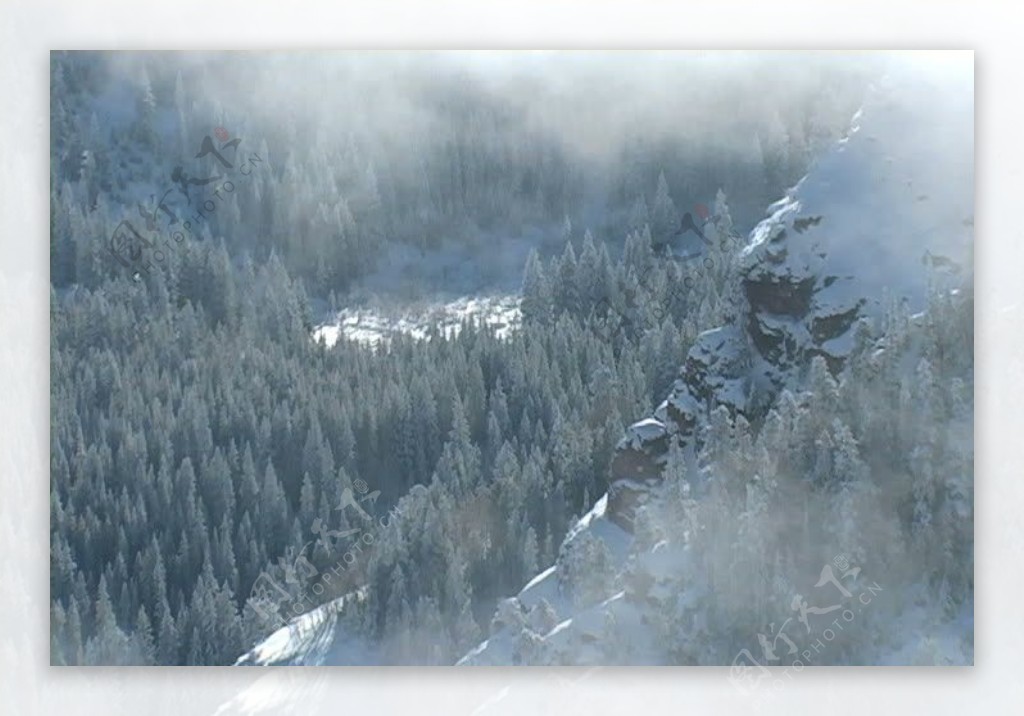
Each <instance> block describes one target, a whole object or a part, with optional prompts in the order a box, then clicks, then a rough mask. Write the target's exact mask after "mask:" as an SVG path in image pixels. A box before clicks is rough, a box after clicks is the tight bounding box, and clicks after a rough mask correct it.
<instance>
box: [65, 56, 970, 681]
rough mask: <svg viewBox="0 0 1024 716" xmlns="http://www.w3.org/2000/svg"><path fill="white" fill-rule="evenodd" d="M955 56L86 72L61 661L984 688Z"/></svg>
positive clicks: (73, 142) (78, 142)
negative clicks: (952, 670) (786, 634)
mask: <svg viewBox="0 0 1024 716" xmlns="http://www.w3.org/2000/svg"><path fill="white" fill-rule="evenodd" d="M894 67H897V68H899V69H898V71H896V70H894ZM908 67H909V69H908ZM962 70H963V68H962V67H960V68H957V72H956V73H952V74H950V73H947V72H946V69H945V68H944V67H943V68H939V70H938V71H935V69H934V68H932V69H931V70H930V71H929V72H930V73H925V72H922V73H918V71H917V69H915V68H914V67H913V66H912V63H910V64H908V63H905V62H903V61H902V59H901V58H898V57H895V56H891V55H887V54H872V53H782V52H757V53H752V52H483V51H479V52H373V51H364V52H54V53H53V54H52V57H51V106H50V111H51V186H50V191H51V196H50V228H51V239H50V252H51V253H50V257H51V274H50V281H51V294H50V306H51V366H50V368H51V371H50V375H51V500H50V506H51V573H50V574H51V605H50V613H51V663H53V664H188V665H194V664H234V663H240V664H250V663H254V664H264V663H293V664H325V663H326V664H455V663H457V662H458V663H490V664H620V663H621V664H651V663H655V664H719V665H720V664H728V663H734V661H733V660H734V658H736V656H737V653H743V650H744V649H747V648H748V647H750V648H751V649H754V650H755V651H756V647H757V646H758V645H760V646H761V647H762V648H763V652H761V653H759V654H758V658H759V659H761V660H762V661H765V662H766V663H768V662H772V661H773V660H774V661H778V660H779V656H780V655H782V654H786V655H787V657H788V656H791V654H793V653H800V652H802V651H803V650H804V644H803V643H800V644H799V647H800V648H799V649H796V647H797V644H796V643H794V649H796V651H792V652H790V651H787V649H786V648H785V646H787V644H785V643H784V642H782V641H780V637H779V635H778V633H777V632H776V631H775V628H776V623H777V622H778V623H782V621H783V619H784V618H785V615H786V614H788V613H789V612H791V611H793V610H795V609H797V608H798V607H799V606H800V605H801V602H800V601H799V600H796V599H794V597H800V599H804V597H808V598H810V597H811V596H812V594H813V590H815V589H817V588H819V587H821V586H822V584H825V585H826V586H829V585H834V586H837V587H838V590H837V591H838V592H839V594H840V595H842V597H843V598H844V599H847V600H850V599H853V598H854V597H856V596H863V595H865V594H868V593H870V595H871V598H872V600H873V606H872V609H871V611H870V613H869V614H868V615H867V616H866V617H864V618H863V619H861V618H860V617H858V621H857V622H856V627H857V628H856V629H850V630H849V631H848V632H846V633H845V634H844V635H843V636H842V637H841V638H838V639H836V640H835V642H834V643H833V642H832V641H831V640H829V645H828V647H827V649H825V651H824V652H822V653H821V654H820V655H816V658H817V659H818V663H831V664H881V663H936V664H938V663H943V664H948V663H956V664H961V663H971V662H973V260H972V250H973V249H972V246H973V85H972V84H970V83H967V84H965V83H964V82H963V81H962V80H963V76H964V74H963V72H962ZM893 78H895V79H893ZM954 79H955V80H956V81H955V82H954V81H953V80H954ZM958 83H959V84H958ZM968 84H970V87H969V89H970V91H969V92H968V91H966V90H965V89H964V87H966V86H967V85H968ZM940 117H941V118H942V121H938V118H940ZM862 124H863V127H864V128H863V129H862V128H861V125H862ZM943 132H944V133H943ZM936 137H942V140H941V141H942V145H943V151H942V152H938V151H936V147H937V145H938V142H937V140H936ZM840 558H841V559H840ZM823 564H824V565H829V564H831V565H833V566H830V567H829V571H828V572H827V573H826V571H825V570H824V568H823V566H822V565H823ZM833 569H834V570H835V572H834V573H833V571H832V570H833ZM826 575H831V577H830V578H829V579H826ZM816 581H817V582H820V583H818V584H816V583H815V582H816ZM879 585H881V586H879ZM876 588H877V591H876ZM801 595H803V596H801ZM841 604H842V605H844V606H849V604H848V603H847V602H842V603H841ZM807 606H808V604H807V602H806V601H804V602H803V603H802V607H803V609H804V611H803V612H802V613H801V617H802V618H803V620H804V622H803V623H807V632H808V633H810V632H811V626H810V623H809V621H808V616H807V615H808V612H807ZM833 606H834V605H833ZM829 608H830V609H831V608H833V607H829ZM810 613H811V614H814V612H813V611H811V612H810ZM837 613H838V612H837ZM842 613H843V614H845V613H846V612H845V611H843V612H842ZM851 613H852V612H851ZM833 616H834V615H833ZM794 619H795V617H791V618H790V619H789V620H787V622H786V623H789V622H790V621H793V620H794ZM801 628H802V627H801ZM762 637H763V638H762ZM795 638H796V636H795V632H794V639H795ZM773 640H774V641H773ZM798 658H799V657H798ZM790 660H791V659H790ZM785 663H789V661H786V662H785Z"/></svg>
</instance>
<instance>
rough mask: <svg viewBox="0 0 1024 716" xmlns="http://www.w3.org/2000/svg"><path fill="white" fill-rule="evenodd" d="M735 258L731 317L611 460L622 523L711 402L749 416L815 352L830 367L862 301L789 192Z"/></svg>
mask: <svg viewBox="0 0 1024 716" xmlns="http://www.w3.org/2000/svg"><path fill="white" fill-rule="evenodd" d="M770 211H771V216H770V217H769V218H768V219H766V220H765V221H763V222H761V224H760V225H758V227H757V228H756V229H754V231H753V232H752V234H751V238H750V244H749V245H748V246H747V247H746V248H745V249H744V250H743V252H742V255H741V259H740V260H741V263H740V266H741V269H740V281H741V288H742V298H741V299H740V306H739V310H738V311H737V316H736V318H735V320H734V321H733V322H732V323H731V324H729V325H726V326H723V327H720V328H716V329H713V330H710V331H706V332H704V333H702V334H701V335H700V336H698V337H697V341H696V342H695V343H694V345H693V347H692V348H691V349H690V351H689V353H688V354H687V357H686V361H685V362H684V364H683V366H682V368H681V370H680V377H679V379H678V380H677V381H676V382H675V385H674V386H673V388H672V392H671V394H670V395H669V397H668V399H667V400H665V402H663V403H662V404H661V405H660V406H659V407H658V408H657V410H656V411H655V414H654V418H648V419H646V420H642V421H640V422H638V423H635V424H634V425H632V426H630V428H629V430H628V433H627V436H626V437H625V438H624V439H623V440H622V441H621V442H620V443H619V445H618V447H617V450H616V454H615V456H614V458H613V460H612V467H611V471H612V475H611V487H610V488H609V493H608V510H609V517H610V518H611V519H612V520H613V521H615V522H616V523H617V524H619V525H620V526H622V527H624V528H625V529H631V528H632V524H633V515H634V513H635V510H636V509H637V507H639V506H640V505H642V504H643V503H644V502H645V501H646V500H647V499H648V495H649V492H650V490H651V488H653V487H656V486H657V485H658V484H660V482H661V480H662V470H663V468H664V464H665V457H666V455H667V453H668V451H669V449H670V447H671V445H672V444H673V443H675V444H677V445H679V446H680V447H681V448H684V449H687V448H695V447H698V446H699V441H700V434H701V430H700V428H701V426H702V425H703V424H704V422H705V420H706V418H707V416H708V415H709V413H710V412H711V411H712V410H714V409H715V408H716V407H718V406H719V405H724V406H726V407H727V408H728V409H729V410H730V412H731V413H732V414H733V415H736V414H742V415H744V416H745V417H746V418H747V419H748V420H750V421H752V422H754V421H757V420H758V419H760V418H762V417H763V416H764V414H765V413H766V412H767V410H768V407H769V406H770V405H771V404H772V403H773V402H774V400H775V398H776V397H777V395H778V393H779V391H780V390H781V389H782V387H783V386H784V385H787V384H794V382H799V380H800V378H801V376H802V374H803V372H805V371H806V369H807V367H808V366H809V365H810V362H811V359H812V358H813V357H814V356H815V355H822V356H824V357H825V358H826V360H827V362H828V365H829V367H830V369H832V370H833V371H839V370H840V369H841V368H842V363H843V360H844V358H845V357H846V355H847V354H848V351H849V349H850V347H852V344H853V340H852V333H853V327H854V324H855V323H856V321H857V319H858V317H860V315H861V309H862V307H863V306H864V304H865V301H864V300H863V299H861V298H853V297H854V296H855V295H856V293H855V292H854V291H852V290H850V289H851V286H850V285H849V283H850V282H851V281H852V279H851V278H850V277H839V276H836V275H833V274H830V273H828V272H827V271H826V268H825V261H824V259H825V253H824V251H822V250H821V249H820V239H821V237H822V236H825V235H826V234H827V231H828V222H827V221H826V220H824V218H823V217H821V216H813V217H805V216H802V215H801V207H800V203H799V202H798V201H796V200H794V199H793V198H791V197H787V198H786V199H784V200H782V201H780V202H778V203H776V204H775V205H773V206H772V207H770Z"/></svg>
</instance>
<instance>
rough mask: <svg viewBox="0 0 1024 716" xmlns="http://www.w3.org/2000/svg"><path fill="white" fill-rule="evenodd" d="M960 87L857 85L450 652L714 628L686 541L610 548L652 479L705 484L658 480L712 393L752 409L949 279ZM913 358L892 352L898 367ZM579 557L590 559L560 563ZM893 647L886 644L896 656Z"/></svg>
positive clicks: (966, 168) (648, 498)
mask: <svg viewBox="0 0 1024 716" xmlns="http://www.w3.org/2000/svg"><path fill="white" fill-rule="evenodd" d="M951 83H952V84H954V85H956V89H958V90H959V91H950V85H951ZM971 88H972V84H971V78H970V77H956V78H950V77H941V78H940V77H933V76H926V75H922V74H920V73H919V72H914V73H908V72H906V71H896V70H894V71H893V72H892V73H891V74H890V75H888V76H887V77H885V79H884V80H883V81H881V82H880V83H879V85H878V86H877V87H875V88H874V89H873V91H872V93H871V96H870V98H869V99H868V101H867V102H866V103H865V106H864V107H863V109H862V110H861V111H860V112H858V113H857V115H856V116H855V117H854V119H853V122H852V124H851V127H850V131H849V134H848V136H846V137H845V138H843V139H842V140H841V141H840V142H839V144H838V145H837V146H836V147H835V148H834V149H833V150H832V151H831V152H829V153H828V154H827V155H826V156H824V157H822V158H821V159H820V161H819V162H818V164H817V166H816V167H815V168H814V169H813V170H812V171H811V172H810V173H809V174H808V175H807V176H806V177H805V178H804V179H803V180H802V181H801V182H800V183H799V184H798V185H797V186H796V187H794V188H793V189H792V190H791V191H790V192H789V193H788V195H787V196H786V197H784V198H783V199H782V200H780V201H779V202H777V203H776V204H774V205H772V206H771V207H769V216H768V218H766V219H765V220H764V221H762V222H761V223H760V224H759V225H758V226H757V227H756V228H755V229H754V230H753V231H752V232H751V235H750V237H749V242H748V245H747V246H746V247H745V248H744V249H743V251H742V257H741V260H742V270H741V289H742V290H741V297H740V299H739V300H738V301H737V302H736V315H735V317H734V320H733V321H732V322H730V323H729V324H728V325H726V326H723V327H720V328H717V329H714V330H711V331H708V332H706V333H704V334H702V335H701V336H699V338H698V340H697V342H696V344H695V345H694V346H693V348H692V349H691V351H690V352H689V354H688V356H687V358H686V361H685V364H684V365H683V366H682V368H681V371H680V377H679V379H678V380H677V381H676V383H675V385H674V386H673V389H672V391H671V394H670V395H669V396H668V398H667V399H666V400H665V401H664V402H663V403H662V404H661V405H660V406H658V408H657V409H656V410H655V412H654V415H653V417H649V418H646V419H644V420H642V421H640V422H638V423H636V424H634V425H633V426H631V428H630V429H629V432H628V435H627V436H626V437H625V438H624V439H623V440H622V442H621V443H620V444H619V447H618V450H617V454H616V456H615V458H614V460H613V463H612V476H611V477H612V483H611V487H610V489H609V492H608V494H607V495H606V496H605V497H602V498H601V500H600V501H599V502H598V504H597V506H596V507H595V508H594V510H593V511H592V512H591V513H590V514H588V515H587V516H586V517H585V518H584V519H583V520H582V521H581V522H580V523H579V525H577V528H576V529H574V530H573V531H572V532H570V534H569V536H568V537H567V538H566V540H565V543H564V544H563V547H562V550H561V554H560V557H559V560H558V563H557V564H556V565H555V566H553V567H551V568H549V569H548V570H546V571H544V572H543V573H541V574H540V575H538V577H537V578H535V579H534V580H532V581H531V582H530V583H529V584H528V585H527V586H526V587H525V588H524V589H523V590H522V591H521V592H520V593H519V594H518V595H517V596H516V597H514V598H512V599H509V600H505V602H503V603H502V604H501V605H500V607H499V610H498V614H497V615H496V617H495V622H494V624H493V625H492V634H491V637H490V638H489V639H488V640H487V641H485V642H483V643H482V644H481V645H480V646H478V647H477V648H476V649H474V650H473V651H472V652H470V653H469V654H467V655H466V656H465V657H464V658H463V659H462V660H461V661H460V663H462V664H508V663H573V664H588V663H593V664H609V663H665V662H666V661H668V660H671V658H672V657H671V656H670V655H669V654H668V652H667V651H666V647H665V632H666V630H673V629H674V630H678V629H680V628H681V629H683V630H684V631H685V632H686V633H687V634H686V638H689V639H693V640H699V639H701V638H705V637H709V636H710V637H711V639H714V635H708V634H705V633H704V631H703V627H702V625H701V623H700V620H701V618H702V615H701V613H700V612H694V611H688V609H687V604H688V603H691V602H692V603H696V602H698V601H700V600H702V599H705V598H706V597H708V596H709V593H708V590H709V586H708V585H707V584H701V583H699V582H694V583H690V584H685V585H682V586H681V585H680V583H679V582H678V581H677V580H673V575H676V576H678V575H679V574H684V573H686V563H687V561H688V560H689V559H690V553H689V547H688V546H687V545H680V544H672V543H671V542H666V541H664V540H662V541H659V542H657V544H655V545H654V546H653V548H652V549H640V550H635V549H634V550H632V556H627V555H629V554H630V550H629V549H628V547H624V543H626V544H628V542H629V541H630V539H631V537H630V535H629V533H630V532H632V531H634V530H636V531H638V532H639V526H638V525H637V524H636V522H635V520H636V518H637V515H638V508H639V507H641V506H642V505H653V504H656V503H659V502H660V501H662V500H663V499H665V497H666V493H672V494H671V497H672V498H673V499H677V500H689V499H691V495H690V494H689V490H690V484H693V485H694V487H695V494H694V495H693V497H695V498H696V499H698V500H699V499H701V498H702V497H703V496H704V494H703V493H704V489H705V488H706V487H707V486H706V485H705V484H704V483H702V482H701V480H700V479H696V480H693V481H691V483H690V484H678V483H668V482H665V483H664V484H663V479H664V472H665V467H666V463H667V462H668V460H669V456H670V455H679V456H681V459H682V460H684V461H685V462H686V464H687V465H688V466H689V468H690V469H691V472H692V473H693V474H696V471H695V470H693V468H694V467H695V460H696V455H697V452H698V450H699V448H700V447H701V442H702V440H703V436H704V435H705V434H706V432H707V431H708V430H710V429H714V426H713V425H712V422H713V420H712V413H713V411H714V410H715V409H716V408H717V407H718V406H725V407H726V408H727V410H728V414H729V415H731V416H733V418H735V417H736V416H743V417H744V418H746V420H747V421H748V422H749V423H751V424H754V425H757V424H759V423H760V422H762V421H763V420H764V418H765V416H766V415H767V413H768V410H769V409H770V408H771V407H772V406H773V405H775V404H776V402H777V399H778V398H779V396H780V394H781V393H782V391H783V390H789V391H791V392H792V393H797V392H798V391H799V390H800V389H801V388H802V387H803V386H804V385H805V384H806V381H807V380H808V370H809V368H810V365H811V362H812V360H813V359H814V358H815V357H816V356H821V357H822V358H823V359H824V360H825V364H826V365H827V366H828V368H829V369H831V371H832V372H833V373H837V372H838V371H839V370H840V369H841V368H842V367H843V364H844V361H845V359H846V358H847V357H848V356H849V355H850V352H851V350H853V349H854V346H855V343H856V341H857V340H865V338H864V337H863V336H858V335H857V328H856V327H857V324H858V321H859V320H860V319H862V318H867V319H877V318H879V317H881V316H883V315H884V314H885V313H886V311H887V310H890V309H891V308H892V306H894V305H900V306H901V308H902V310H905V311H907V312H910V311H917V310H920V309H922V308H923V307H924V306H925V304H926V298H927V289H928V286H927V285H926V277H927V276H931V279H932V281H934V282H936V283H939V284H948V285H946V286H944V287H943V286H939V288H940V289H942V290H945V291H946V292H947V293H948V292H949V291H950V290H953V291H955V289H953V287H954V286H956V285H958V284H960V283H961V281H962V279H964V278H965V277H967V276H969V274H970V272H971V271H972V270H973V269H972V267H971V265H970V251H971V247H970V245H971V242H972V240H973V239H972V236H973V117H972V106H973V105H972V102H971ZM922 264H925V265H926V266H922ZM925 268H929V269H931V270H930V271H926V270H924V269H925ZM868 332H869V333H870V331H868ZM915 365H916V362H914V361H908V372H911V371H912V370H913V368H914V366H915ZM755 479H756V478H755ZM678 493H682V494H678ZM637 539H638V540H639V539H640V537H639V534H638V537H637ZM581 569H582V570H590V571H597V572H602V573H603V574H596V575H592V576H593V577H594V578H593V579H591V580H588V579H587V578H586V577H583V578H581V577H580V576H579V575H572V576H570V575H568V574H566V573H567V572H578V571H579V570H581ZM822 574H823V575H824V572H822ZM570 583H571V584H572V585H573V586H572V587H569V586H567V585H568V584H570ZM581 583H582V584H583V585H584V586H583V587H582V588H581V587H580V586H579V585H580V584H581ZM590 583H594V585H595V589H590V588H589V586H588V585H589V584H590ZM602 585H603V589H604V591H603V593H602V592H601V589H602ZM581 592H584V593H583V594H581ZM712 596H713V595H712ZM669 603H671V604H672V606H673V608H674V609H676V610H677V612H678V613H679V614H680V615H685V622H686V623H685V624H684V625H683V626H681V627H680V626H679V624H676V625H666V624H665V623H664V620H661V621H659V617H658V615H659V614H660V613H663V612H664V610H663V609H662V608H663V607H665V605H667V604H669ZM969 622H970V618H969V615H966V616H965V615H964V614H962V613H961V614H959V615H958V616H956V618H954V619H953V620H952V621H951V622H950V623H951V624H953V625H955V626H951V627H947V631H949V630H952V631H953V632H956V630H957V628H961V629H963V630H969ZM943 633H944V634H945V633H946V632H943ZM950 638H951V639H952V637H950ZM720 648H723V649H724V650H723V651H722V652H721V656H718V657H716V656H714V655H713V654H714V652H712V651H710V650H708V651H706V652H705V653H707V654H708V657H707V658H710V659H711V661H710V662H705V663H724V662H725V660H726V659H731V657H732V654H731V653H729V652H728V651H727V648H728V647H726V646H724V645H722V646H720ZM699 649H700V647H695V650H699ZM911 651H913V649H909V648H904V652H906V653H909V652H911ZM766 653H767V652H766ZM901 653H902V652H901ZM906 653H902V656H901V655H897V656H894V657H891V660H892V659H894V660H895V662H898V663H908V661H909V660H910V658H911V657H909V656H907V655H906ZM879 658H881V657H879ZM954 660H955V658H954Z"/></svg>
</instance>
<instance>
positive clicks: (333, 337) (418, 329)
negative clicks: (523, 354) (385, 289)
mask: <svg viewBox="0 0 1024 716" xmlns="http://www.w3.org/2000/svg"><path fill="white" fill-rule="evenodd" d="M519 301H520V299H519V296H517V295H500V296H475V297H471V296H464V297H462V298H459V299H456V300H454V301H450V302H448V303H434V304H428V305H426V306H424V307H415V308H408V307H407V308H404V309H400V310H395V311H386V310H383V309H376V308H345V309H342V310H341V311H340V312H339V313H338V315H337V316H336V317H335V318H334V319H333V320H332V321H329V322H326V323H323V324H321V325H319V326H317V327H316V328H315V329H314V330H313V340H314V341H320V340H323V342H324V343H325V344H326V345H327V346H328V347H330V346H333V345H334V344H335V343H337V342H338V340H339V339H341V338H344V339H345V340H349V341H355V342H356V343H362V344H364V345H367V346H371V347H373V346H377V345H381V344H383V345H387V344H388V342H389V341H390V340H391V339H392V338H393V337H395V336H397V335H407V336H411V337H413V338H415V339H416V340H425V339H427V338H428V337H429V335H430V329H431V327H433V326H436V327H437V328H438V329H439V330H440V331H441V333H442V334H443V335H447V336H453V335H457V334H458V332H459V331H460V330H461V329H462V325H463V324H464V323H465V322H467V321H469V322H473V323H476V324H478V325H486V326H490V327H492V328H494V329H495V332H496V334H497V336H498V337H499V338H508V337H509V336H511V335H512V332H513V331H514V330H515V329H516V327H517V326H518V325H519Z"/></svg>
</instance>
